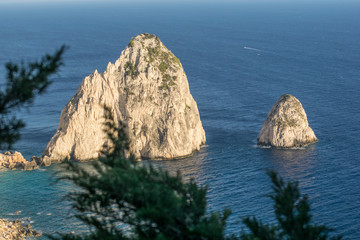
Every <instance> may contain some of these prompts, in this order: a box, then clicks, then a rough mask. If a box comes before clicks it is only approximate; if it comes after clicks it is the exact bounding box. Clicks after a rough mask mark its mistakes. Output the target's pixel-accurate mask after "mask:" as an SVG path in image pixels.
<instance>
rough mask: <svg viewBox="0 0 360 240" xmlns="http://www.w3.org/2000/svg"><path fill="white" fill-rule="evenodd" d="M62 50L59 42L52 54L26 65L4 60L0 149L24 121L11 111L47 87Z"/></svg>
mask: <svg viewBox="0 0 360 240" xmlns="http://www.w3.org/2000/svg"><path fill="white" fill-rule="evenodd" d="M65 50H66V47H65V46H62V47H61V48H60V49H59V50H57V51H56V52H55V53H54V54H53V55H45V56H44V57H43V58H42V59H41V60H40V61H36V62H31V63H29V64H28V65H27V66H24V64H21V65H20V66H19V65H17V64H14V63H11V62H9V63H7V64H6V70H7V82H6V86H5V89H0V115H1V116H0V149H4V148H11V146H12V144H13V143H14V142H15V141H17V140H18V139H19V138H20V133H19V131H20V129H21V128H23V127H24V126H25V123H24V122H23V121H22V120H21V119H17V118H16V117H15V116H14V113H13V111H14V110H17V109H19V108H20V107H26V106H29V105H31V104H32V103H33V100H34V98H35V96H36V95H38V94H42V93H43V92H44V91H45V90H46V89H47V87H48V86H49V85H50V84H51V81H50V80H49V77H50V76H51V75H52V74H54V73H55V72H56V71H57V70H58V69H59V67H60V66H61V65H62V64H63V63H62V55H63V53H64V51H65Z"/></svg>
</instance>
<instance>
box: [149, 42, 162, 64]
mask: <svg viewBox="0 0 360 240" xmlns="http://www.w3.org/2000/svg"><path fill="white" fill-rule="evenodd" d="M160 49H161V47H160V45H158V46H156V47H153V48H152V47H148V48H147V50H148V55H149V59H148V63H152V62H153V61H155V58H157V57H158V56H159V53H160Z"/></svg>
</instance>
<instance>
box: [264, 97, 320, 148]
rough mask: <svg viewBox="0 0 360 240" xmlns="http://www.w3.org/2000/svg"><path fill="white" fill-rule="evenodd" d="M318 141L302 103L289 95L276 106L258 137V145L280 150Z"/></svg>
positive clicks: (281, 98) (278, 101)
mask: <svg viewBox="0 0 360 240" xmlns="http://www.w3.org/2000/svg"><path fill="white" fill-rule="evenodd" d="M317 141H318V140H317V138H316V136H315V134H314V131H313V130H312V129H311V128H310V126H309V123H308V120H307V117H306V113H305V110H304V108H303V107H302V105H301V103H300V101H299V100H298V99H297V98H295V97H294V96H292V95H289V94H284V95H282V96H281V97H280V98H279V100H277V102H276V103H275V104H274V106H273V107H272V109H271V110H270V112H269V114H268V116H267V118H266V120H265V122H264V125H263V126H262V129H261V131H260V134H259V136H258V145H262V146H273V147H279V148H296V147H304V146H306V145H309V144H311V143H314V142H317Z"/></svg>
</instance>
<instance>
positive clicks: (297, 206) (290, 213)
mask: <svg viewBox="0 0 360 240" xmlns="http://www.w3.org/2000/svg"><path fill="white" fill-rule="evenodd" d="M268 174H269V176H270V178H271V181H272V184H273V186H272V189H273V190H274V193H273V194H271V195H270V198H271V199H272V200H273V201H274V209H275V216H276V220H277V224H276V225H275V224H272V225H270V224H263V223H262V222H261V221H258V220H257V219H256V218H255V217H247V218H244V219H243V222H244V224H245V225H246V226H247V227H248V228H249V230H250V233H245V232H243V233H242V235H241V239H243V240H250V239H252V240H255V239H256V240H261V239H264V240H272V239H274V240H282V239H284V240H288V239H289V240H304V239H306V240H321V239H341V236H336V237H332V238H329V237H328V233H329V232H330V231H331V229H329V228H327V227H326V226H324V225H316V224H311V217H312V216H311V214H310V205H309V203H308V198H307V196H306V195H305V196H303V197H301V196H300V191H299V187H298V183H297V182H288V183H287V184H285V183H284V181H283V179H282V178H280V177H278V176H277V174H276V173H275V172H273V171H270V172H269V173H268Z"/></svg>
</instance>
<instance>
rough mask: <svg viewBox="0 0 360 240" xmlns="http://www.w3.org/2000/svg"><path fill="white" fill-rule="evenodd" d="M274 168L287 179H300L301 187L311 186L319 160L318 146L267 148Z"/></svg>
mask: <svg viewBox="0 0 360 240" xmlns="http://www.w3.org/2000/svg"><path fill="white" fill-rule="evenodd" d="M265 150H266V151H267V152H268V157H269V158H268V159H269V161H270V162H271V165H273V169H274V170H276V171H278V172H279V174H280V176H282V177H284V178H285V179H287V180H291V181H294V180H297V181H300V186H301V187H309V186H310V185H311V182H310V181H311V180H312V179H313V178H314V177H313V176H314V173H315V165H316V161H317V151H316V146H314V145H313V146H309V147H307V148H301V149H276V148H271V149H265Z"/></svg>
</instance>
